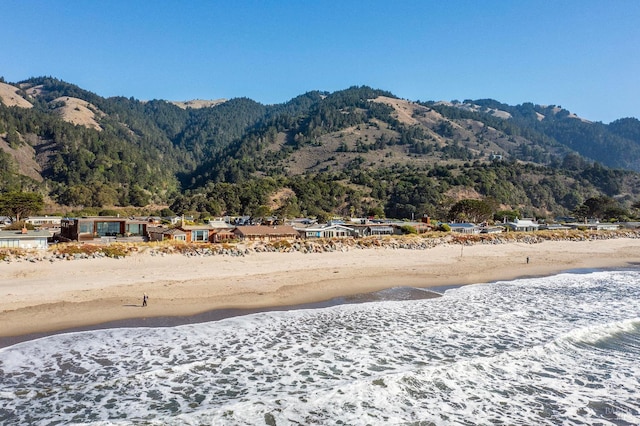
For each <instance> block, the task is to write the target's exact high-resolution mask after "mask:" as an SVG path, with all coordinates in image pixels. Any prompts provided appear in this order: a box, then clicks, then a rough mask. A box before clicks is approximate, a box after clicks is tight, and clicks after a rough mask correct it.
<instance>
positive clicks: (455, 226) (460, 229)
mask: <svg viewBox="0 0 640 426" xmlns="http://www.w3.org/2000/svg"><path fill="white" fill-rule="evenodd" d="M447 225H449V227H450V228H451V232H457V233H459V234H469V235H474V234H479V233H480V232H481V231H482V228H481V227H479V226H478V225H476V224H475V223H448V224H447Z"/></svg>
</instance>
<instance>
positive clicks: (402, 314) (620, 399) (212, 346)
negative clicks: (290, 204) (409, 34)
mask: <svg viewBox="0 0 640 426" xmlns="http://www.w3.org/2000/svg"><path fill="white" fill-rule="evenodd" d="M415 291H419V290H415ZM0 424H2V425H13V424H16V425H25V424H36V425H55V424H91V425H112V424H115V425H129V424H136V425H146V424H148V425H209V424H211V425H449V424H455V425H476V424H502V425H532V424H536V425H558V424H563V425H565V424H567V425H592V424H604V425H637V424H640V270H639V269H626V270H599V271H576V272H570V273H563V274H559V275H555V276H550V277H542V278H528V279H518V280H514V281H505V282H497V283H490V284H476V285H469V286H463V287H458V288H454V289H449V290H446V291H444V292H443V295H442V297H439V298H435V299H418V300H413V298H411V300H389V301H376V302H371V303H358V304H343V305H337V306H331V307H325V308H320V309H300V310H289V311H280V312H279V311H274V312H261V313H255V314H251V315H245V316H239V317H233V318H227V319H223V320H219V321H212V322H207V323H201V324H190V325H181V326H176V327H155V328H117V329H105V330H94V331H86V332H78V333H68V334H59V335H54V336H49V337H45V338H41V339H37V340H32V341H28V342H22V343H18V344H15V345H13V346H9V347H6V348H3V349H0Z"/></svg>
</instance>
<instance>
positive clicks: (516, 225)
mask: <svg viewBox="0 0 640 426" xmlns="http://www.w3.org/2000/svg"><path fill="white" fill-rule="evenodd" d="M506 226H507V227H508V228H509V229H511V230H512V231H517V232H530V231H537V230H538V228H539V227H540V225H538V224H537V223H535V222H534V221H533V220H532V219H518V218H516V219H515V220H514V221H513V222H507V223H506Z"/></svg>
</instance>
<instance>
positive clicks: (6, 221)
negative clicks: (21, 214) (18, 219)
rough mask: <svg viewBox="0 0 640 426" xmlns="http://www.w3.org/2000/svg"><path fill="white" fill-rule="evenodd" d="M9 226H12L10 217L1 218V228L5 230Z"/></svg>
mask: <svg viewBox="0 0 640 426" xmlns="http://www.w3.org/2000/svg"><path fill="white" fill-rule="evenodd" d="M7 225H11V218H10V217H9V216H0V228H4V227H5V226H7Z"/></svg>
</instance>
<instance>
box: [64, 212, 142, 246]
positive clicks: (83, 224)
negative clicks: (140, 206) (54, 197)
mask: <svg viewBox="0 0 640 426" xmlns="http://www.w3.org/2000/svg"><path fill="white" fill-rule="evenodd" d="M147 224H148V223H147V222H146V221H140V220H133V219H127V218H121V217H116V216H84V217H79V218H65V219H62V223H61V224H60V237H61V239H62V240H67V241H93V240H96V239H111V238H114V239H116V238H127V239H129V240H140V239H142V240H146V239H147Z"/></svg>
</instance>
